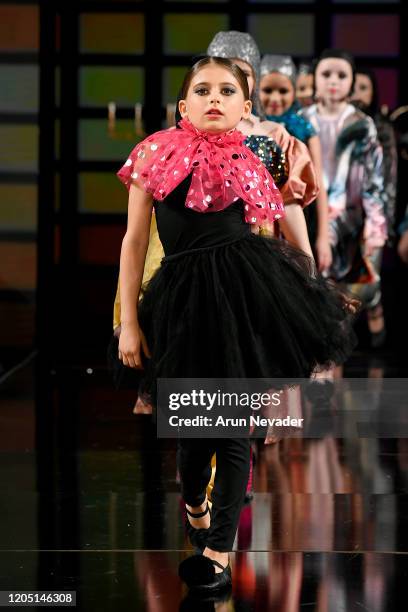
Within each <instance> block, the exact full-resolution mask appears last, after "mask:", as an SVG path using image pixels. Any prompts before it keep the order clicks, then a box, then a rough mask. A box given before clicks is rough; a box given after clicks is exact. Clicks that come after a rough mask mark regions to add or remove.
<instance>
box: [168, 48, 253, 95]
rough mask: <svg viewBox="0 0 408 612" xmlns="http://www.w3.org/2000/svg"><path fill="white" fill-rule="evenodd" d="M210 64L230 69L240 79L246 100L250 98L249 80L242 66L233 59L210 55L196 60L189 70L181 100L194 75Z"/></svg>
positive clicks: (182, 87) (182, 89) (183, 85)
mask: <svg viewBox="0 0 408 612" xmlns="http://www.w3.org/2000/svg"><path fill="white" fill-rule="evenodd" d="M209 65H216V66H221V67H222V68H225V69H226V70H228V71H229V72H230V73H231V74H232V75H233V76H234V77H235V78H236V80H237V81H238V83H239V85H240V87H241V89H242V91H243V94H244V98H245V100H249V87H248V81H247V78H246V76H245V73H244V72H243V71H242V70H241V68H240V67H239V66H237V65H236V64H234V63H233V62H232V61H231V60H229V59H225V58H224V57H210V56H206V57H203V58H202V59H200V60H198V62H196V63H195V64H194V65H193V66H192V67H191V68H190V70H189V71H188V72H187V74H186V76H185V77H184V81H183V84H182V86H181V92H180V95H181V98H180V100H184V99H185V98H186V96H187V92H188V88H189V87H190V83H191V81H192V80H193V77H194V76H195V75H196V74H197V72H199V71H200V70H201V69H202V68H204V67H205V66H209Z"/></svg>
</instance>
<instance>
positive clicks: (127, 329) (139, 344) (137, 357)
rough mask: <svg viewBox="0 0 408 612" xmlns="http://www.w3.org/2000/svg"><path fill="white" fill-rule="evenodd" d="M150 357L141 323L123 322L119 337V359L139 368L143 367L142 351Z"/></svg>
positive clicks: (129, 365) (125, 363)
mask: <svg viewBox="0 0 408 612" xmlns="http://www.w3.org/2000/svg"><path fill="white" fill-rule="evenodd" d="M141 351H143V354H144V355H145V356H146V357H148V358H150V351H149V348H148V346H147V342H146V338H145V336H144V334H143V332H142V330H141V329H140V327H139V325H138V324H137V323H136V322H134V323H128V324H124V323H122V324H121V331H120V337H119V359H120V360H121V361H122V362H123V365H125V366H128V367H129V368H135V369H137V370H142V369H143V364H142V353H141Z"/></svg>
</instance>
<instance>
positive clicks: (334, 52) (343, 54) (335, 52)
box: [313, 49, 356, 95]
mask: <svg viewBox="0 0 408 612" xmlns="http://www.w3.org/2000/svg"><path fill="white" fill-rule="evenodd" d="M329 58H330V59H331V58H336V59H342V60H345V61H346V62H347V63H348V64H350V66H351V70H352V72H353V80H352V83H351V88H350V92H349V95H350V94H352V93H353V91H354V83H355V80H356V63H355V61H354V57H353V56H352V55H351V53H349V52H348V51H344V50H343V49H325V50H324V51H323V52H322V53H321V55H320V56H319V57H318V58H317V60H315V61H314V63H313V78H314V81H315V82H316V69H317V66H318V65H319V64H320V62H321V61H322V60H324V59H329Z"/></svg>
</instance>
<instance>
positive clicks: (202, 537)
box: [186, 502, 211, 553]
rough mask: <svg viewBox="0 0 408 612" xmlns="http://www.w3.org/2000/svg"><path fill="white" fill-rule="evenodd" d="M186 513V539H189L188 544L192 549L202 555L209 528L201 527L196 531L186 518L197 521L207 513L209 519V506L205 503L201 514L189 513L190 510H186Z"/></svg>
mask: <svg viewBox="0 0 408 612" xmlns="http://www.w3.org/2000/svg"><path fill="white" fill-rule="evenodd" d="M186 513H187V515H188V516H187V517H186V531H187V534H188V537H189V538H190V542H191V544H192V546H194V548H195V549H196V550H197V551H198V552H200V553H202V552H203V550H204V548H205V547H206V541H207V537H208V531H209V528H204V527H202V528H198V529H196V528H195V527H193V526H192V524H191V523H190V521H189V520H188V517H189V516H191V518H196V519H198V518H202V517H203V516H205V515H206V514H207V513H209V514H210V518H211V510H210V506H209V504H208V502H207V507H206V509H205V510H204V511H203V512H190V510H187V508H186Z"/></svg>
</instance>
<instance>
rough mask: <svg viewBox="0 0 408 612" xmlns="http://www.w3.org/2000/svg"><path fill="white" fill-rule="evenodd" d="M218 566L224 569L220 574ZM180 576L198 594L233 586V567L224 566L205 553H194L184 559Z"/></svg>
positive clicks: (225, 589) (208, 593) (210, 592)
mask: <svg viewBox="0 0 408 612" xmlns="http://www.w3.org/2000/svg"><path fill="white" fill-rule="evenodd" d="M215 565H216V566H217V567H219V568H221V569H222V572H219V573H218V574H217V573H216V572H215V567H214V566H215ZM179 576H180V578H181V579H182V580H183V582H185V583H186V584H187V586H188V587H189V589H190V591H191V592H192V593H194V594H197V595H205V596H206V595H210V594H212V593H218V592H221V591H227V590H228V589H229V588H231V584H232V579H231V567H230V564H229V563H228V565H227V567H223V566H222V565H221V563H218V561H214V560H213V559H210V558H209V557H204V555H194V556H193V557H188V559H184V561H182V562H181V563H180V565H179Z"/></svg>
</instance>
